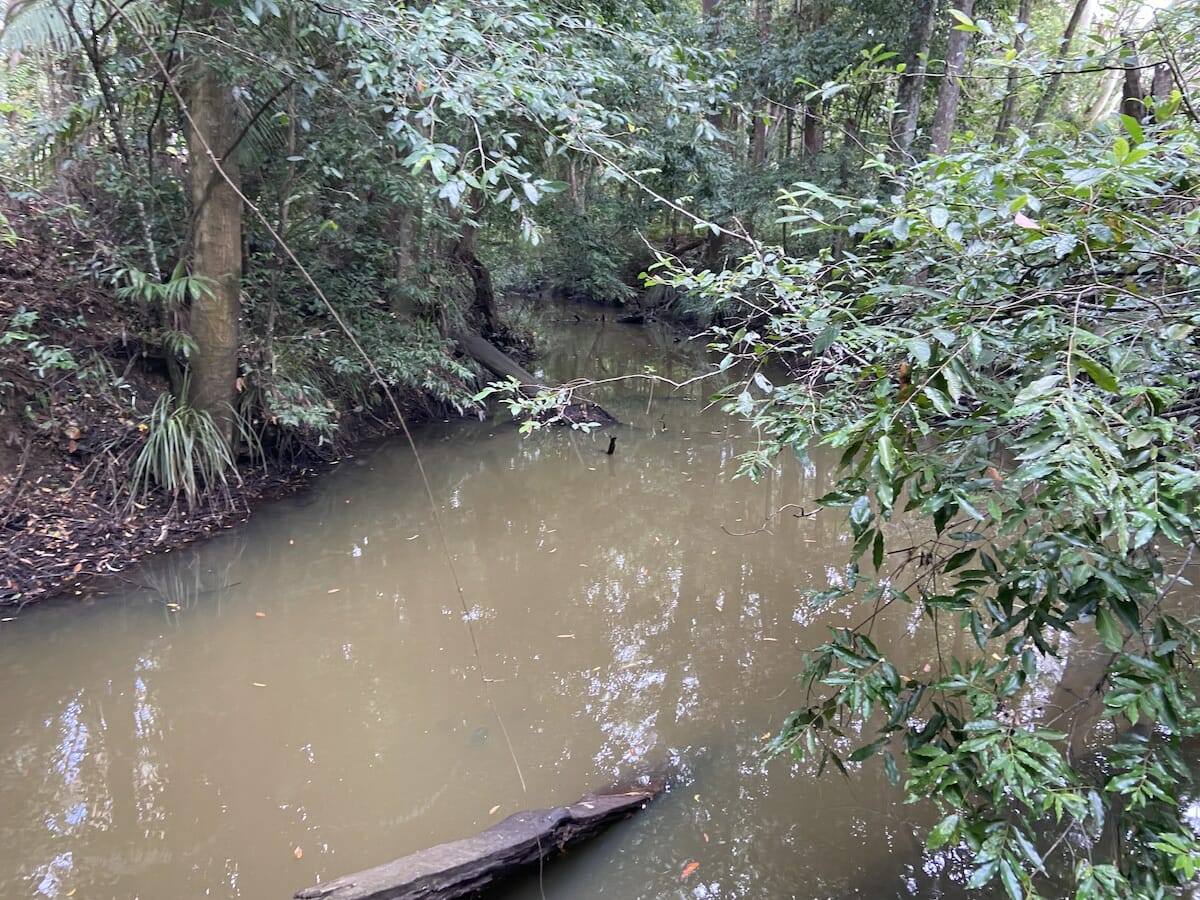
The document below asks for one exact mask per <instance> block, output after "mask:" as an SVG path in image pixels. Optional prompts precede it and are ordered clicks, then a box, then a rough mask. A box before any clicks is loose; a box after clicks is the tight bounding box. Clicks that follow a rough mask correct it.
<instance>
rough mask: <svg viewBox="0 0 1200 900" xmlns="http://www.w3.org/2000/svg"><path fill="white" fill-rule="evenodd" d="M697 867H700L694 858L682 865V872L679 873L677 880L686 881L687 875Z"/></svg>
mask: <svg viewBox="0 0 1200 900" xmlns="http://www.w3.org/2000/svg"><path fill="white" fill-rule="evenodd" d="M698 868H700V863H698V862H695V861H694V860H693V861H692V862H690V863H688V864H687V865H686V866H684V867H683V872H682V873H681V874H680V876H679V880H680V881H687V878H688V876H689V875H691V874H692V873H693V872H695V871H696V870H697V869H698Z"/></svg>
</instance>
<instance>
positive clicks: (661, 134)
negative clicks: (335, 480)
mask: <svg viewBox="0 0 1200 900" xmlns="http://www.w3.org/2000/svg"><path fill="white" fill-rule="evenodd" d="M1197 35H1200V4H1197V3H1196V2H1194V0H1178V2H1174V3H1172V2H1161V3H1139V2H1135V0H1114V2H1111V3H1109V2H1095V0H1075V2H1065V0H953V2H945V0H904V2H882V0H861V2H853V3H850V2H841V3H839V2H833V0H786V2H781V0H702V2H699V3H696V2H691V0H638V2H630V3H607V2H603V0H595V2H592V0H553V2H540V3H535V2H532V0H529V2H526V0H488V2H465V0H428V2H412V3H393V2H377V0H355V2H338V0H329V2H324V0H322V2H292V0H168V2H147V0H10V2H9V3H8V5H7V12H6V18H5V23H4V30H3V34H2V36H0V40H2V44H0V47H2V50H3V60H4V62H3V72H2V76H0V114H2V115H3V116H4V126H3V129H0V185H2V187H3V201H2V204H0V212H2V215H3V218H0V243H2V245H3V246H2V248H0V529H3V533H4V535H5V537H4V540H5V543H6V548H7V549H6V550H5V551H3V553H0V563H2V564H0V591H3V600H4V601H5V602H8V603H21V602H25V601H27V600H28V599H30V597H32V596H35V595H40V594H43V593H46V592H47V591H48V590H49V587H48V586H47V584H46V583H45V580H44V579H43V580H40V581H39V580H38V579H37V578H36V577H35V575H36V574H37V573H39V572H40V573H43V574H44V573H45V572H50V573H51V574H52V576H53V578H52V581H53V584H54V585H56V586H59V587H61V586H62V585H63V584H67V583H71V579H73V578H75V577H78V576H80V575H81V570H82V574H83V575H86V574H88V573H90V572H92V571H93V570H94V568H95V565H96V560H97V559H100V558H107V557H104V552H106V551H105V550H104V548H111V547H112V546H113V545H114V542H118V543H119V541H128V542H130V543H131V546H132V545H136V546H138V547H141V546H142V545H144V544H146V543H147V541H148V539H150V538H154V537H155V536H157V539H158V540H162V538H163V536H164V535H166V534H168V532H169V531H170V530H171V529H184V530H186V523H187V522H189V521H190V522H197V521H202V522H205V523H207V524H209V525H213V524H215V523H219V522H221V521H223V517H225V516H227V514H228V511H229V510H230V509H233V508H237V507H239V504H240V503H241V502H242V501H241V499H240V498H241V497H243V496H244V491H245V489H246V484H248V483H249V482H251V481H253V480H254V479H255V478H256V477H258V476H256V475H254V474H253V473H255V472H261V471H262V470H264V469H266V470H274V471H280V470H281V469H283V468H286V467H287V466H295V465H298V464H302V463H303V462H304V461H305V460H310V459H312V458H314V456H320V455H322V454H325V455H328V454H331V453H334V452H336V451H337V448H339V447H340V446H344V445H345V443H346V442H348V441H352V440H353V439H354V438H355V436H356V435H358V434H360V433H361V431H362V430H363V429H364V428H366V427H368V426H369V425H370V424H371V423H372V422H374V423H377V424H378V423H382V424H383V425H384V426H388V427H390V426H394V425H396V424H398V420H399V417H401V416H409V415H413V414H416V415H422V414H424V415H430V414H438V415H446V414H451V413H453V414H476V413H482V411H483V407H482V405H481V404H482V403H483V401H484V399H485V397H486V395H487V394H488V393H489V389H487V388H486V385H487V382H488V381H489V380H490V376H487V375H485V374H484V373H483V371H482V370H480V369H479V368H478V367H477V364H476V362H475V361H474V359H473V358H472V355H471V353H470V352H469V350H468V349H467V347H468V342H467V341H465V340H464V338H466V337H468V336H474V337H480V338H482V339H483V340H485V341H487V342H488V343H489V344H491V345H492V346H493V347H494V348H498V349H500V350H502V351H505V352H507V353H508V354H510V355H512V356H516V357H518V358H520V357H522V356H526V355H527V354H529V353H530V352H531V349H532V348H530V347H529V346H528V342H527V340H526V338H525V336H524V335H523V334H522V333H521V332H520V330H519V329H516V328H514V327H513V326H512V325H511V323H510V322H508V321H506V319H505V315H504V312H505V307H504V304H503V302H502V299H503V297H504V296H505V294H506V292H507V293H512V292H522V293H525V294H536V295H538V296H563V295H566V296H570V297H575V298H581V299H588V300H591V301H595V302H598V303H603V304H608V305H610V306H612V307H623V308H624V311H625V312H628V311H629V310H630V309H637V310H640V311H641V312H642V313H649V314H655V315H659V316H663V317H665V316H671V317H672V318H674V319H675V320H676V321H678V322H685V323H689V324H690V326H691V327H692V328H693V330H694V331H696V332H701V331H703V332H705V333H706V334H707V340H709V341H710V342H711V343H712V345H713V347H714V348H715V349H716V350H717V351H718V355H717V356H716V357H715V359H716V360H717V361H718V368H719V369H721V370H726V371H728V372H731V373H738V375H739V387H737V388H736V389H734V390H732V391H731V392H729V393H728V394H727V395H726V396H725V397H724V398H723V402H724V403H725V404H726V405H727V408H728V411H729V413H730V415H733V416H738V417H742V418H745V419H749V420H752V421H753V422H754V423H755V424H756V426H757V428H758V430H759V432H760V433H761V434H762V436H763V440H762V442H761V444H760V447H759V449H758V450H757V451H756V452H755V453H754V454H752V455H751V456H750V457H748V458H746V459H745V461H744V468H745V472H746V475H747V476H748V477H751V478H753V477H755V476H756V475H757V474H759V473H761V472H762V471H764V470H765V469H766V468H768V467H770V466H772V465H774V460H775V458H776V456H777V455H778V454H779V453H784V452H786V453H794V454H797V455H799V456H800V457H802V458H804V457H805V456H806V454H807V453H808V452H809V450H810V449H811V448H813V447H815V446H817V445H826V446H827V447H830V448H833V449H834V450H835V451H836V453H837V454H838V456H839V457H840V460H841V463H840V479H839V481H838V485H837V488H836V490H834V491H833V492H832V493H830V494H828V495H826V496H825V497H823V498H821V499H820V503H821V504H822V505H823V506H825V507H837V508H844V510H845V515H846V517H847V523H848V524H847V528H848V530H849V531H850V533H851V534H852V538H853V540H852V545H853V546H852V551H851V554H850V557H849V558H848V559H847V560H846V561H845V563H846V568H845V571H844V573H843V577H842V578H840V579H839V580H838V583H837V584H836V585H835V586H832V587H830V588H829V589H828V590H823V591H820V592H816V593H813V594H812V596H811V597H810V598H808V601H807V602H811V603H812V604H814V605H815V606H817V607H819V608H825V607H829V606H833V605H842V606H847V605H849V606H854V607H855V608H856V610H857V611H860V612H861V615H856V616H854V617H852V618H851V620H850V621H853V622H854V623H855V624H854V625H853V626H846V627H841V628H838V629H836V630H834V631H832V632H831V635H830V638H829V641H828V642H827V643H826V644H825V645H823V646H821V647H817V648H813V649H812V651H811V653H810V654H809V655H808V657H807V667H806V668H805V670H804V671H803V672H802V673H800V674H801V678H802V679H803V680H804V682H805V683H806V684H807V686H808V688H809V691H808V696H809V698H810V703H809V705H808V706H806V707H805V708H802V709H798V710H796V711H795V712H793V713H792V714H791V715H790V716H789V717H788V719H787V720H786V723H785V725H784V727H783V729H782V730H781V731H780V733H779V734H778V736H777V737H776V739H775V741H774V743H773V749H774V751H775V752H776V753H777V754H794V755H795V756H796V757H799V758H801V759H805V760H808V761H810V762H813V763H815V764H817V765H818V766H820V767H824V766H826V765H829V766H834V767H836V768H844V767H847V766H850V765H858V764H863V763H865V764H867V765H879V766H882V767H884V768H885V770H886V772H887V774H888V777H889V778H890V779H892V780H893V781H894V782H897V783H902V784H903V785H904V786H905V789H906V790H907V791H908V792H909V794H910V795H911V797H912V799H913V800H914V801H918V800H919V801H921V802H925V803H932V804H936V805H937V807H938V809H939V811H940V814H941V818H940V821H939V823H938V824H937V825H936V826H935V827H934V828H933V829H932V830H931V831H930V832H929V833H928V835H926V840H927V842H928V844H929V845H930V846H931V847H937V846H953V847H959V848H962V850H963V852H964V853H966V854H968V855H969V858H970V859H971V860H972V862H971V866H972V872H973V874H972V875H971V879H970V884H971V886H972V887H984V886H985V885H993V886H994V887H995V888H996V889H998V890H1002V891H1003V892H1005V893H1007V895H1008V896H1010V897H1013V898H1018V897H1029V896H1037V895H1039V894H1041V895H1045V896H1055V895H1058V896H1061V895H1065V894H1067V893H1070V894H1074V895H1076V896H1080V897H1128V896H1146V897H1154V896H1165V895H1171V894H1175V893H1179V892H1181V891H1184V890H1186V889H1187V885H1189V884H1190V883H1191V882H1192V880H1193V877H1194V875H1195V873H1196V868H1197V866H1198V865H1200V842H1198V839H1197V830H1196V829H1197V823H1196V820H1195V817H1194V815H1192V814H1191V813H1189V806H1188V805H1189V803H1191V802H1193V801H1192V799H1191V798H1193V797H1194V796H1195V792H1194V791H1193V789H1192V788H1191V787H1190V784H1191V782H1190V770H1191V769H1192V768H1193V765H1192V763H1194V760H1195V749H1194V748H1195V744H1194V739H1195V736H1196V732H1197V728H1198V726H1200V720H1198V718H1197V710H1196V698H1195V696H1194V693H1193V690H1192V689H1193V681H1194V679H1193V677H1192V666H1193V660H1194V658H1195V654H1196V653H1197V651H1198V650H1200V641H1198V637H1197V632H1196V626H1197V621H1196V615H1197V613H1196V609H1195V603H1194V588H1193V587H1192V586H1191V584H1190V582H1189V580H1188V578H1189V573H1191V574H1194V572H1195V571H1196V569H1195V566H1194V565H1192V564H1193V562H1194V550H1195V542H1196V539H1197V529H1198V528H1200V465H1198V460H1197V439H1196V424H1197V421H1198V416H1200V331H1197V326H1200V305H1198V304H1197V290H1198V289H1200V256H1198V251H1200V243H1198V238H1197V235H1198V232H1200V175H1198V173H1200V143H1198V141H1200V121H1198V115H1200V91H1198V90H1197V88H1198V87H1200V43H1198V42H1200V37H1198V36H1197ZM630 374H631V375H633V374H636V373H630ZM498 390H499V389H491V392H496V391H498ZM539 402H543V401H539V400H537V399H532V400H531V399H529V398H525V397H523V396H522V395H520V394H514V395H512V404H513V405H514V406H515V407H517V408H520V407H521V406H523V405H531V404H537V403H539ZM85 507H86V508H87V509H88V510H90V512H89V513H87V515H86V516H84V517H83V518H85V519H86V522H83V521H82V519H81V515H82V514H81V513H80V510H81V509H83V508H85ZM73 517H74V518H73ZM147 523H149V524H147ZM900 523H905V527H903V528H901V527H900ZM914 523H915V524H914ZM160 529H161V533H160ZM181 533H182V532H181ZM914 534H917V535H919V537H918V538H915V539H914V537H913V535H914ZM129 552H130V553H132V552H134V551H133V550H130V551H129ZM139 552H140V551H139ZM896 604H907V605H909V606H911V607H912V608H913V609H914V610H916V611H918V612H919V613H920V615H919V617H918V619H917V621H918V622H919V627H921V628H931V629H937V628H939V624H940V623H946V622H954V623H957V624H961V625H962V626H963V627H965V628H966V629H968V630H969V632H970V633H971V634H972V635H973V636H974V643H973V646H970V647H969V648H968V649H966V650H960V651H959V652H958V653H957V654H956V655H955V654H951V653H950V652H949V651H948V650H947V651H946V652H945V654H944V655H942V656H941V657H940V658H939V659H938V660H937V661H936V665H934V666H932V667H929V670H928V671H926V672H924V673H917V674H909V673H902V672H899V671H897V669H896V667H894V666H893V665H892V664H891V663H890V662H889V659H888V655H889V648H888V647H886V646H877V645H876V644H875V643H874V642H873V641H872V638H871V622H872V619H873V617H874V616H875V615H876V614H877V613H878V612H879V611H880V610H882V609H883V608H885V607H889V606H894V605H896ZM1077 635H1078V636H1083V637H1085V638H1086V639H1088V640H1094V641H1097V642H1100V643H1102V644H1103V645H1104V647H1105V648H1106V651H1107V652H1108V653H1109V654H1110V655H1109V658H1108V665H1107V669H1106V675H1105V677H1104V678H1103V680H1102V681H1101V682H1100V683H1098V684H1097V685H1096V686H1095V689H1094V691H1093V694H1092V696H1089V697H1086V698H1083V699H1082V700H1081V702H1080V704H1079V706H1078V708H1076V709H1072V710H1065V711H1044V710H1041V709H1037V708H1033V707H1031V706H1030V705H1028V704H1026V703H1024V701H1023V697H1024V689H1025V688H1026V685H1027V683H1028V682H1029V680H1030V679H1031V678H1033V677H1034V676H1035V675H1036V674H1037V673H1038V671H1039V667H1042V666H1044V665H1045V664H1046V662H1047V661H1048V660H1055V659H1058V658H1060V657H1061V656H1062V655H1063V654H1066V652H1067V649H1068V638H1071V637H1073V636H1077ZM1081 723H1082V724H1081ZM1084 734H1086V735H1091V738H1090V739H1089V742H1088V743H1087V752H1084V748H1083V747H1082V746H1081V743H1080V742H1081V738H1080V735H1084ZM1096 747H1099V748H1100V750H1099V751H1098V752H1092V751H1093V749H1094V748H1096Z"/></svg>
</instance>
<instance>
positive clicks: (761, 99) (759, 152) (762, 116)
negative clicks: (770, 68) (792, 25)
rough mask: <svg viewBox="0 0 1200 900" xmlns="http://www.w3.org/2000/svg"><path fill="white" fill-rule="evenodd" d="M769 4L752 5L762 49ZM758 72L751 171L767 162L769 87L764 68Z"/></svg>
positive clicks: (765, 44)
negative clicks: (758, 83) (759, 80)
mask: <svg viewBox="0 0 1200 900" xmlns="http://www.w3.org/2000/svg"><path fill="white" fill-rule="evenodd" d="M771 2H772V0H756V2H755V4H754V18H755V20H756V21H757V22H758V40H759V44H760V45H761V47H762V48H763V52H764V53H765V52H766V49H767V47H768V45H769V43H770V40H771ZM759 72H760V76H759V77H760V79H761V82H762V83H761V84H760V86H759V87H760V90H759V91H758V92H757V93H758V99H757V101H756V102H755V105H754V111H753V113H752V117H753V120H754V122H753V129H752V131H751V132H750V167H751V168H752V169H755V170H758V169H761V168H762V167H763V166H764V165H766V162H767V110H768V109H769V104H768V101H767V95H768V93H769V87H768V86H767V81H768V78H767V73H766V66H764V65H761V64H760V66H759Z"/></svg>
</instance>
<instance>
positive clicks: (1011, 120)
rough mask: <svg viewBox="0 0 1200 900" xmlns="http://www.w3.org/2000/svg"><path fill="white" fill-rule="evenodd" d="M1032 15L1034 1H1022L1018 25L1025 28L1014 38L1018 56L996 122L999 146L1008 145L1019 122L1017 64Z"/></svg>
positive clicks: (1009, 75)
mask: <svg viewBox="0 0 1200 900" xmlns="http://www.w3.org/2000/svg"><path fill="white" fill-rule="evenodd" d="M1032 14H1033V0H1021V6H1020V8H1019V9H1018V10H1017V25H1018V26H1021V25H1023V26H1025V27H1024V28H1018V29H1017V33H1016V36H1015V37H1014V38H1013V50H1014V51H1015V52H1016V54H1017V55H1016V58H1014V59H1013V61H1012V68H1010V69H1009V70H1008V84H1007V85H1006V87H1005V91H1004V102H1003V103H1002V104H1001V105H1000V118H999V119H997V121H996V137H995V141H996V143H997V144H1006V143H1008V139H1009V137H1010V135H1009V131H1010V130H1011V129H1012V127H1013V126H1014V125H1015V124H1016V122H1017V92H1018V90H1019V89H1020V87H1021V79H1020V72H1019V71H1018V70H1017V64H1018V63H1019V62H1020V59H1021V54H1022V53H1023V52H1024V51H1025V43H1026V33H1027V31H1028V29H1029V17H1030V16H1031V15H1032Z"/></svg>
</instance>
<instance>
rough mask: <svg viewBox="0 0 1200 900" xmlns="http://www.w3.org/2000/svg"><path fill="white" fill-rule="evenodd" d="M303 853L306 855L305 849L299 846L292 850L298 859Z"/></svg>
mask: <svg viewBox="0 0 1200 900" xmlns="http://www.w3.org/2000/svg"><path fill="white" fill-rule="evenodd" d="M303 855H304V851H303V850H301V849H300V848H299V847H297V848H296V849H295V850H293V851H292V856H294V857H296V859H299V858H300V857H302V856H303Z"/></svg>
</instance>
